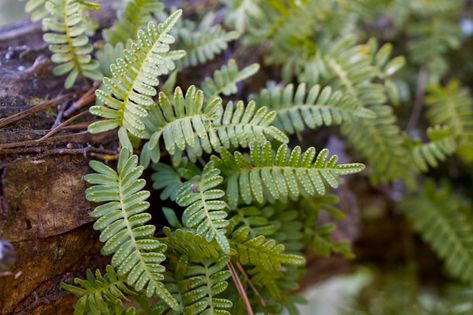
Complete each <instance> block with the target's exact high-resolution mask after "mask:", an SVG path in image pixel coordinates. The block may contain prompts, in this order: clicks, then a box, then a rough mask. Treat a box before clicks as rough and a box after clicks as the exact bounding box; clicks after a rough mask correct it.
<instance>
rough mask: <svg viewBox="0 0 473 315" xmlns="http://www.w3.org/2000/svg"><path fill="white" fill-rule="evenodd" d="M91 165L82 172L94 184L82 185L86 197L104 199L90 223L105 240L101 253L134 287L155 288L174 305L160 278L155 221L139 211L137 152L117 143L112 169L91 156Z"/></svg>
mask: <svg viewBox="0 0 473 315" xmlns="http://www.w3.org/2000/svg"><path fill="white" fill-rule="evenodd" d="M90 167H91V168H92V169H93V170H94V171H95V172H96V173H93V174H88V175H86V176H85V177H84V179H85V180H86V181H87V182H88V183H90V184H92V185H93V186H91V187H89V188H88V189H87V190H86V197H87V200H89V201H93V202H105V203H104V204H102V205H100V206H98V207H97V208H95V210H94V211H92V213H91V215H92V216H93V217H94V218H97V221H96V222H95V223H94V229H96V230H100V231H101V234H100V241H102V242H104V243H105V245H104V246H103V248H102V253H103V254H104V255H110V254H113V257H112V262H111V263H112V265H113V266H114V267H116V268H118V270H117V271H118V274H119V275H121V276H126V282H127V284H128V285H130V286H133V287H134V288H135V290H136V291H141V290H145V291H146V295H147V296H148V297H152V296H154V295H156V294H157V295H158V296H159V297H160V298H162V299H163V300H164V301H165V302H166V303H167V304H169V306H171V307H172V308H175V307H177V303H176V301H175V300H174V298H173V297H172V296H171V295H170V293H169V292H168V291H167V290H166V289H165V288H164V285H163V284H162V282H161V280H162V279H163V275H162V272H163V271H164V270H165V268H164V267H163V266H162V265H161V263H162V262H163V261H164V260H165V259H166V256H165V255H164V251H165V250H166V245H165V244H162V243H160V242H159V241H158V240H157V239H155V238H154V236H153V234H154V232H155V229H156V228H155V226H153V225H146V224H145V223H146V222H148V221H149V220H151V215H150V214H148V213H145V212H144V211H145V210H146V209H148V207H149V203H148V202H147V201H145V200H146V199H147V198H148V197H149V195H150V193H149V192H148V191H145V190H143V188H144V186H145V185H146V182H145V180H144V179H139V178H140V176H141V174H142V173H143V167H142V166H138V157H137V156H136V155H130V153H129V151H128V150H127V149H122V150H121V152H120V156H119V160H118V166H117V171H115V170H113V169H112V168H110V167H108V166H106V165H105V164H103V163H100V162H97V161H91V162H90Z"/></svg>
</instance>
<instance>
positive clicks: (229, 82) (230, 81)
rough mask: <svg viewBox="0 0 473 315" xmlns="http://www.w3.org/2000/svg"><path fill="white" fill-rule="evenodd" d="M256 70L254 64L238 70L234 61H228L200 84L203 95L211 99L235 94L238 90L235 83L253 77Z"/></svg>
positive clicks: (257, 67) (257, 66)
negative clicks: (211, 76)
mask: <svg viewBox="0 0 473 315" xmlns="http://www.w3.org/2000/svg"><path fill="white" fill-rule="evenodd" d="M258 70H259V65H258V64H256V63H254V64H252V65H249V66H247V67H245V68H243V69H242V70H240V69H238V65H237V63H236V62H235V60H233V59H230V61H229V62H228V63H227V64H226V65H223V66H222V67H221V68H220V69H218V70H216V71H215V72H214V74H213V78H208V79H206V80H205V81H204V83H202V90H203V91H204V95H205V97H206V98H210V99H212V98H214V97H217V96H219V95H220V94H223V95H225V96H229V95H232V94H235V93H236V92H237V90H238V87H237V83H238V82H240V81H243V80H246V79H248V78H249V77H251V76H253V75H254V74H255V73H256V72H258Z"/></svg>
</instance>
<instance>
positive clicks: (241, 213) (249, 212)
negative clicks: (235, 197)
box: [227, 206, 279, 237]
mask: <svg viewBox="0 0 473 315" xmlns="http://www.w3.org/2000/svg"><path fill="white" fill-rule="evenodd" d="M271 210H272V211H271ZM268 211H271V213H273V212H274V210H273V209H272V208H270V207H266V208H264V209H260V208H258V207H255V206H251V207H242V208H236V209H233V210H232V211H231V212H230V216H231V218H230V220H229V225H228V228H227V229H228V231H235V230H237V229H239V228H241V227H242V226H244V227H246V228H247V229H248V231H249V235H250V237H256V236H258V235H263V236H269V235H272V234H274V233H275V232H276V231H277V230H278V228H279V222H278V223H273V222H271V221H270V220H269V219H268V215H265V212H268Z"/></svg>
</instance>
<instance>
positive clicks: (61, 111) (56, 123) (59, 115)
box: [51, 102, 67, 130]
mask: <svg viewBox="0 0 473 315" xmlns="http://www.w3.org/2000/svg"><path fill="white" fill-rule="evenodd" d="M66 105H67V103H65V102H63V103H61V104H60V105H59V108H58V111H57V115H56V119H55V120H54V123H53V125H52V126H51V130H52V129H54V128H56V127H57V126H59V125H60V124H61V120H62V116H64V110H65V109H66Z"/></svg>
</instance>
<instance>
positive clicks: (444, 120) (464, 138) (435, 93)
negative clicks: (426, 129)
mask: <svg viewBox="0 0 473 315" xmlns="http://www.w3.org/2000/svg"><path fill="white" fill-rule="evenodd" d="M426 103H427V105H428V108H427V116H428V118H429V120H430V122H431V123H432V124H433V125H442V126H447V127H448V128H449V130H450V132H451V135H452V136H453V137H455V139H456V141H457V143H458V154H459V155H460V157H462V158H463V159H464V160H465V161H470V162H471V161H473V101H472V99H471V96H470V94H469V92H468V90H466V89H464V88H462V87H461V86H460V84H459V82H457V81H452V82H450V83H449V84H448V85H447V86H445V87H434V88H431V89H430V90H429V94H428V96H427V99H426Z"/></svg>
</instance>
